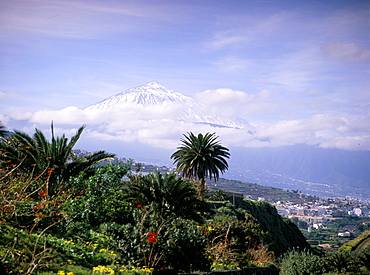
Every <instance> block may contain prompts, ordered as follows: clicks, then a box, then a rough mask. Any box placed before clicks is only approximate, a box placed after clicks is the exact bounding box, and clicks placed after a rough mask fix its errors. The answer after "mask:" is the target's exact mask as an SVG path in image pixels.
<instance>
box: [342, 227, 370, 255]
mask: <svg viewBox="0 0 370 275" xmlns="http://www.w3.org/2000/svg"><path fill="white" fill-rule="evenodd" d="M366 247H370V231H365V232H363V233H362V234H361V235H360V236H358V237H357V238H356V239H354V240H352V241H350V242H348V243H345V244H344V245H343V246H342V247H341V248H340V250H341V251H357V250H361V249H364V248H366Z"/></svg>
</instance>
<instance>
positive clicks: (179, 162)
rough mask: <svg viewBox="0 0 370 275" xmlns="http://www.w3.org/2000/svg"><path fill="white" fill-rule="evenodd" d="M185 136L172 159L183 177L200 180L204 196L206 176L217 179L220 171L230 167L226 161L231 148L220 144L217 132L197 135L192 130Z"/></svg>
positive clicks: (200, 187)
mask: <svg viewBox="0 0 370 275" xmlns="http://www.w3.org/2000/svg"><path fill="white" fill-rule="evenodd" d="M184 137H185V138H184V139H182V140H181V142H182V145H181V146H179V147H177V149H178V150H177V151H176V152H175V153H173V154H172V156H171V159H174V164H176V169H177V171H178V172H180V173H182V175H183V177H185V178H188V179H193V180H194V181H198V182H199V188H198V192H199V194H200V195H201V196H204V195H205V178H207V177H209V178H210V179H212V178H214V179H215V180H217V179H218V178H219V175H220V172H221V173H223V172H224V171H226V170H227V169H228V168H229V166H228V163H227V161H226V158H229V157H230V153H229V149H228V148H226V147H224V146H222V145H221V144H220V142H219V141H218V136H216V134H215V133H212V134H211V133H206V134H205V135H203V134H201V133H199V134H198V136H195V135H194V134H193V133H191V132H190V133H188V135H184Z"/></svg>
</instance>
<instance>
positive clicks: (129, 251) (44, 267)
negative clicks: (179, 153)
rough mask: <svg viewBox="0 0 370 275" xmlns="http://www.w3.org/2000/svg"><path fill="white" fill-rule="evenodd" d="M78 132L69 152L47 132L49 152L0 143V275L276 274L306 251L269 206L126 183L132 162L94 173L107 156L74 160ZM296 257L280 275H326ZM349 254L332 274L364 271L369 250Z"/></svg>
mask: <svg viewBox="0 0 370 275" xmlns="http://www.w3.org/2000/svg"><path fill="white" fill-rule="evenodd" d="M82 130H83V128H80V129H79V131H78V133H77V135H76V136H74V137H72V139H71V141H70V142H69V143H68V140H67V139H66V138H65V136H64V135H63V136H62V137H61V138H58V137H54V134H53V129H52V140H51V142H49V141H47V140H46V139H45V137H44V135H43V134H42V133H41V132H40V131H38V130H36V133H35V135H34V136H33V137H30V136H27V135H25V134H23V133H20V132H16V133H15V134H14V135H13V136H9V137H5V138H3V139H2V140H1V147H0V154H1V159H0V166H1V170H0V190H1V193H0V198H1V202H0V233H1V234H0V270H1V272H0V273H1V274H3V273H5V274H16V275H17V274H39V275H41V274H42V275H49V274H50V275H51V274H59V275H60V274H68V275H72V274H73V275H78V274H81V275H82V274H117V273H118V274H149V273H153V274H154V273H160V274H168V273H169V274H177V273H189V272H194V271H210V270H224V269H235V268H244V267H250V266H254V267H255V266H257V267H264V266H269V267H275V266H277V265H278V262H277V257H278V256H279V255H281V254H283V253H284V252H285V251H288V250H289V249H292V248H293V247H295V248H297V247H299V248H301V249H303V248H308V245H307V243H306V242H305V240H304V238H302V237H301V235H299V234H300V231H299V230H298V228H297V227H296V226H295V225H294V224H293V223H292V222H290V221H289V220H284V219H282V218H281V217H280V216H279V215H277V212H276V209H275V208H274V207H272V206H271V205H270V204H268V203H265V202H252V201H248V200H244V199H242V198H237V199H236V200H233V201H232V202H233V203H231V202H229V201H227V200H226V201H225V193H224V192H222V191H220V192H216V193H215V196H214V197H213V199H214V200H215V201H213V202H210V201H206V200H205V199H204V198H203V197H200V196H199V195H198V194H197V191H196V189H195V186H194V184H193V182H191V181H189V180H187V179H182V178H180V177H178V175H176V174H174V173H164V174H162V173H159V172H155V173H151V174H148V175H142V174H140V169H139V168H140V167H138V169H137V171H136V173H135V174H134V173H133V172H131V171H130V169H131V167H132V161H127V162H126V163H115V164H113V163H106V164H105V165H99V166H97V165H95V166H94V165H93V164H94V163H96V162H98V161H99V160H102V159H105V157H107V156H110V154H106V153H104V152H102V153H98V154H92V155H89V156H87V157H84V158H75V156H73V154H72V153H71V152H72V147H73V145H74V144H75V143H76V141H77V139H78V138H79V136H80V134H81V133H82ZM206 136H207V135H206ZM211 136H212V135H211ZM21 137H22V138H21ZM25 142H28V143H27V145H26V143H25ZM41 144H42V145H41ZM25 145H26V146H25ZM28 146H29V147H28ZM25 147H26V148H25ZM93 156H95V157H93ZM103 156H105V157H104V158H103ZM29 160H31V162H28V161H29ZM26 163H28V164H29V163H31V164H35V165H30V167H31V168H30V167H29V166H28V165H26ZM87 164H88V165H87ZM49 166H50V167H49ZM70 168H71V169H70ZM77 169H80V172H79V173H77V172H76V171H77ZM54 173H55V174H54ZM50 186H53V188H52V189H51V187H50ZM294 253H295V254H294ZM302 253H303V252H290V254H287V255H285V256H284V257H282V258H280V259H282V261H281V267H282V271H283V272H285V273H283V274H296V273H289V272H290V271H289V270H303V269H305V268H311V269H312V270H313V271H312V272H319V271H320V270H324V269H325V270H330V269H328V268H327V264H326V263H327V262H326V261H325V259H321V258H320V260H319V258H318V256H313V255H312V254H302ZM356 253H357V254H351V256H348V255H347V254H338V255H334V256H331V258H330V261H331V262H332V263H337V264H336V265H335V266H334V265H333V268H336V270H337V271H338V270H339V271H343V270H344V271H346V270H355V269H354V268H355V266H356V265H355V264H354V263H356V264H357V267H358V268H360V267H361V268H365V267H366V266H365V264H364V262H365V261H367V260H368V259H369V253H368V250H361V251H356ZM302 257H305V259H304V260H303V259H302ZM354 258H356V259H358V262H355V261H354V260H352V259H354ZM347 260H348V261H347ZM321 262H322V263H323V264H322V265H321ZM342 262H344V263H347V266H345V267H343V265H342V264H341V263H342ZM348 265H351V268H352V266H353V269H349V267H348ZM296 266H298V267H296ZM293 267H294V268H293ZM300 268H301V269H300ZM367 268H368V267H367ZM333 270H334V269H333ZM358 270H360V269H358ZM360 271H361V270H360ZM292 272H293V271H292ZM320 272H321V271H320ZM301 274H304V273H301ZM312 274H316V273H312ZM317 274H321V273H317Z"/></svg>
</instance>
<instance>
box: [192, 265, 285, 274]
mask: <svg viewBox="0 0 370 275" xmlns="http://www.w3.org/2000/svg"><path fill="white" fill-rule="evenodd" d="M192 275H279V270H278V269H272V268H266V267H249V268H243V269H232V270H221V271H211V272H206V273H203V272H201V273H193V274H192Z"/></svg>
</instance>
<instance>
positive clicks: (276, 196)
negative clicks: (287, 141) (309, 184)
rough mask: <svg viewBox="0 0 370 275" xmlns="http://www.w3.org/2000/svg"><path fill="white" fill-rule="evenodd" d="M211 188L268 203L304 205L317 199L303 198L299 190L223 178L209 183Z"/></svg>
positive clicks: (307, 196) (311, 197)
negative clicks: (288, 202) (280, 202)
mask: <svg viewBox="0 0 370 275" xmlns="http://www.w3.org/2000/svg"><path fill="white" fill-rule="evenodd" d="M207 184H208V186H209V188H211V189H213V188H215V189H222V190H225V191H228V192H235V193H241V194H243V195H244V196H249V197H250V198H251V199H253V200H257V199H258V198H259V197H263V198H265V200H267V201H279V200H280V201H291V202H294V203H303V202H307V201H313V200H315V199H317V198H316V197H314V196H309V195H306V196H302V195H301V194H300V193H299V191H298V190H284V189H281V188H276V187H272V186H263V185H259V184H256V183H249V182H242V181H237V180H229V179H224V178H221V179H219V180H218V181H216V182H215V181H209V182H207Z"/></svg>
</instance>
